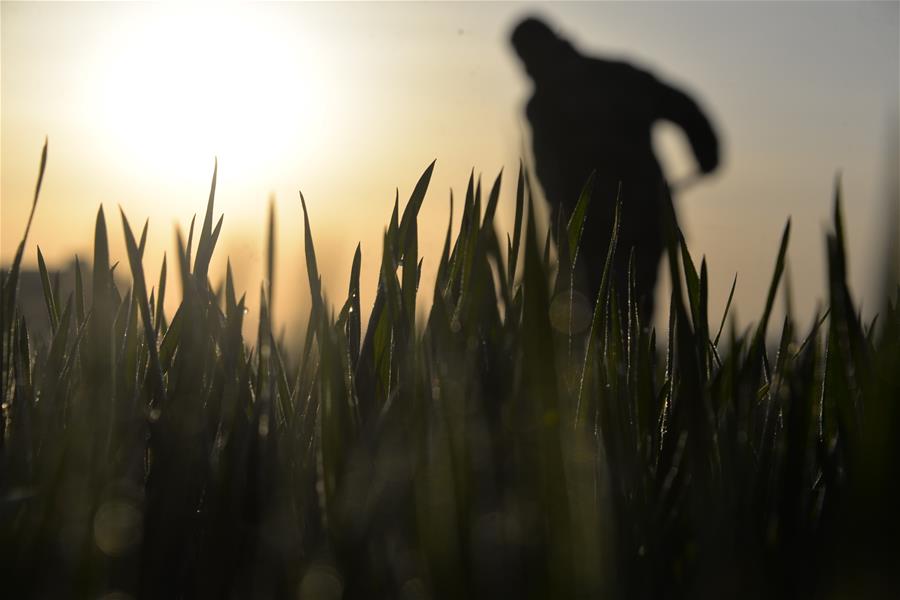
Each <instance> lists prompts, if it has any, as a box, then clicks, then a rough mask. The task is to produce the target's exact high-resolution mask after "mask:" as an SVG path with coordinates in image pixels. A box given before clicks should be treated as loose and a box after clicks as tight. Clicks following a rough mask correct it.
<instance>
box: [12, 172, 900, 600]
mask: <svg viewBox="0 0 900 600" xmlns="http://www.w3.org/2000/svg"><path fill="white" fill-rule="evenodd" d="M43 165H44V163H43V162H42V165H41V176H43V171H44V168H43ZM432 169H433V165H432V166H430V167H428V169H427V170H426V171H425V173H424V174H423V175H422V177H421V179H420V180H419V182H418V184H417V185H416V187H415V189H414V190H413V192H412V194H411V196H410V199H409V201H408V202H407V204H406V207H405V209H404V210H403V211H402V213H401V212H400V209H399V206H398V205H397V204H395V205H394V211H393V214H392V216H391V218H390V221H389V225H388V227H387V228H386V230H385V236H384V247H383V253H382V256H381V259H380V260H381V276H380V281H379V286H378V291H377V294H376V300H375V306H374V309H373V311H372V314H371V317H370V319H369V322H368V325H367V327H365V328H364V327H363V323H362V322H361V320H360V304H359V272H360V262H361V260H362V255H361V253H360V252H359V251H357V255H356V259H355V260H354V264H353V268H352V270H351V273H350V284H349V286H348V293H347V297H346V299H342V300H341V301H340V303H339V309H337V312H336V313H335V309H333V308H332V307H331V306H330V305H329V303H328V302H327V301H326V300H325V298H324V297H323V295H322V290H321V286H320V284H319V282H320V277H319V272H318V268H317V263H316V253H315V245H314V243H313V238H312V231H313V228H312V227H311V225H310V220H309V217H308V215H307V214H306V210H305V205H303V215H302V220H303V224H302V225H301V224H300V223H299V221H300V219H301V217H300V215H299V214H298V215H297V216H296V217H295V218H296V220H297V222H298V223H297V230H298V237H299V236H300V235H302V236H303V237H304V238H305V247H306V271H307V277H308V279H309V284H310V289H311V291H312V309H311V311H310V314H309V320H308V327H307V332H306V338H305V342H304V345H303V347H302V349H301V350H300V351H299V353H296V354H294V353H290V352H288V351H287V350H286V349H285V348H284V347H283V346H282V345H281V344H279V343H278V342H277V340H276V338H275V337H274V336H273V334H272V323H271V321H270V319H269V310H268V303H267V294H266V291H265V290H266V287H263V288H262V289H261V291H260V295H259V304H258V305H257V306H258V307H259V308H258V310H259V317H260V319H259V329H258V333H257V339H256V342H255V345H251V344H250V343H248V341H246V340H244V339H243V338H242V335H241V325H242V321H243V318H244V316H245V312H246V311H245V307H246V305H247V303H246V300H245V298H244V296H238V294H237V292H236V290H235V289H234V285H233V278H232V276H231V269H230V267H229V268H227V269H226V273H225V274H224V278H223V279H224V281H223V282H221V283H216V284H214V283H212V282H211V280H210V274H209V273H208V266H209V261H210V259H211V257H212V254H213V251H214V249H215V246H216V240H217V238H218V236H219V232H220V231H221V218H220V219H219V221H218V225H215V226H214V223H216V221H215V219H214V216H213V202H214V196H215V175H214V176H213V185H212V189H211V193H210V196H209V200H208V203H207V206H206V211H205V216H204V217H203V220H202V225H201V226H200V228H199V229H198V231H197V232H196V235H195V232H194V228H193V225H192V226H191V229H190V233H188V235H187V236H186V240H185V237H184V236H182V235H181V232H180V231H179V234H178V241H179V250H178V253H177V256H175V259H174V260H172V261H171V262H170V264H171V265H173V268H174V269H176V270H177V272H178V274H179V278H180V281H181V286H182V288H183V290H184V294H183V298H182V301H181V303H180V305H179V307H178V309H177V311H176V312H175V313H174V314H173V315H166V314H165V312H164V311H163V310H162V309H161V307H162V306H163V304H164V298H165V295H166V292H165V289H164V287H163V285H162V282H163V281H165V270H166V267H165V262H164V263H163V267H162V269H161V271H162V272H161V273H160V277H159V280H158V281H159V282H160V283H159V284H157V285H155V286H153V284H152V281H150V280H149V279H148V277H149V273H147V271H146V270H145V265H144V261H143V259H142V256H143V249H144V247H145V244H146V240H147V236H148V232H147V228H146V226H145V227H144V228H143V230H142V232H141V234H140V235H139V236H136V235H135V231H134V230H132V228H131V226H130V224H129V222H128V220H127V219H126V217H125V215H124V214H123V215H121V220H122V223H123V226H124V232H125V241H126V246H127V254H128V256H127V259H128V260H127V266H124V267H120V268H119V270H118V271H117V272H120V271H121V270H122V269H123V268H124V269H125V270H126V271H128V272H130V275H131V277H132V284H131V287H130V289H125V290H120V289H119V288H118V287H117V285H116V283H115V280H114V279H113V277H112V275H111V273H112V270H113V269H114V268H115V267H114V266H111V264H110V256H109V250H108V247H109V245H108V238H107V228H106V219H105V216H104V213H103V211H102V210H101V211H99V212H98V215H97V225H96V229H95V239H94V253H93V259H92V264H93V272H94V275H93V277H92V281H91V287H92V288H93V293H92V294H91V298H90V300H89V301H87V300H86V293H85V289H84V288H85V285H84V278H83V277H81V273H80V268H78V267H76V286H75V291H74V293H72V294H69V295H68V296H67V298H61V297H57V296H56V293H55V288H54V286H53V285H51V284H50V281H51V279H52V277H51V275H50V274H49V272H48V271H47V269H46V267H45V266H44V265H41V279H42V283H43V290H44V304H45V309H46V310H45V314H44V318H46V321H47V322H48V324H49V327H48V329H47V331H48V333H47V334H46V335H45V336H44V337H43V339H37V336H36V335H34V334H32V332H31V328H30V324H29V323H28V322H26V320H25V319H24V318H23V317H22V316H21V313H20V312H19V311H18V309H17V308H16V306H17V289H18V277H19V275H20V266H21V257H22V255H23V253H24V251H25V249H26V243H27V236H28V228H26V232H25V236H24V237H23V239H22V241H21V243H20V245H19V250H18V251H17V254H16V257H15V260H14V262H13V264H12V266H11V267H10V269H9V270H8V271H6V270H4V272H3V277H2V284H0V299H2V304H0V308H2V319H0V334H2V365H0V366H2V369H0V375H2V388H0V390H2V419H0V565H2V566H0V569H2V571H0V573H2V577H0V593H2V595H3V597H9V598H69V597H70V598H104V599H112V598H147V599H155V598H296V597H298V594H299V597H300V598H327V599H331V598H341V597H343V598H349V599H369V598H429V597H432V598H441V599H444V598H446V599H448V600H452V599H458V598H485V599H487V598H490V599H494V598H501V597H503V598H548V599H549V598H554V599H556V598H594V597H614V598H616V597H620V598H661V597H663V598H722V597H737V598H739V597H746V598H760V597H766V598H772V597H775V598H778V597H781V598H795V597H823V596H828V595H829V594H831V593H837V592H843V593H845V594H847V595H849V596H855V597H878V596H879V595H880V596H882V597H883V596H885V595H886V594H887V593H888V591H890V590H892V589H893V590H896V589H897V577H898V573H897V570H896V569H895V568H894V567H895V566H896V564H897V558H898V548H897V544H896V540H897V537H896V532H897V528H898V515H897V510H896V507H897V506H898V505H900V504H898V503H900V496H898V486H897V481H898V472H897V471H898V469H897V464H898V462H897V456H898V455H900V454H898V450H900V446H898V444H900V436H898V435H896V432H897V431H898V428H900V410H898V403H897V398H898V397H900V370H898V369H897V368H896V367H897V364H900V311H898V309H897V305H896V304H892V303H888V305H887V308H886V311H885V312H884V313H883V314H882V315H881V316H880V318H879V325H878V327H876V326H875V324H870V325H868V326H864V325H863V324H861V323H860V321H859V319H858V316H857V309H856V306H855V305H854V303H853V301H852V298H851V296H850V292H849V289H848V288H847V284H846V272H845V268H846V267H845V265H846V257H845V255H844V247H845V241H844V234H843V226H842V218H841V211H840V206H841V203H840V199H839V197H838V198H837V199H836V201H835V214H834V224H833V230H832V231H831V232H829V233H828V236H827V241H828V244H827V246H828V267H829V287H828V290H827V301H828V312H827V314H826V315H823V316H822V317H821V319H818V318H817V319H816V321H815V322H814V323H813V325H812V327H811V328H810V329H808V330H807V331H805V332H801V331H800V328H799V326H798V325H797V323H796V322H795V321H794V319H793V317H792V316H791V315H790V313H788V314H787V315H786V318H785V320H784V322H783V323H782V324H780V328H781V334H780V336H778V344H777V350H774V351H769V350H768V349H767V348H766V345H765V339H766V332H767V330H768V328H769V318H770V314H771V309H772V305H773V302H774V300H775V297H776V291H777V288H778V286H779V282H780V279H781V277H782V270H783V265H784V255H785V251H786V249H787V238H788V231H789V230H788V229H786V230H785V235H784V238H783V241H782V244H781V247H780V248H779V254H778V259H777V261H776V266H775V272H774V275H773V278H772V283H771V286H770V289H769V290H768V292H767V296H766V298H767V302H766V309H765V311H764V312H763V314H762V315H761V317H760V321H759V323H758V325H757V326H756V327H755V328H753V329H751V330H749V331H748V332H746V333H742V332H738V331H735V330H734V328H731V329H730V330H728V329H727V328H725V327H724V325H725V323H726V316H727V309H726V315H722V316H721V317H718V316H713V315H709V314H708V310H707V306H708V302H707V290H708V287H709V286H708V281H707V271H706V262H705V259H704V261H703V262H702V263H701V265H700V268H699V270H698V269H697V268H696V267H695V265H694V264H693V262H692V261H691V259H690V255H689V254H688V253H687V252H686V249H685V247H684V245H683V241H681V240H679V241H675V239H674V238H672V239H670V240H669V241H670V244H669V251H668V259H669V260H668V266H669V269H670V271H671V273H672V275H673V282H674V283H673V292H672V296H671V299H670V302H671V306H672V310H671V314H672V317H671V321H670V323H669V331H668V345H667V346H666V348H665V349H664V356H657V352H656V337H655V335H656V334H655V332H652V331H647V330H645V329H641V328H639V327H638V326H637V312H638V309H637V306H636V304H635V303H633V302H632V303H626V304H620V303H619V301H618V294H617V293H616V291H615V286H616V282H617V281H618V277H616V276H615V273H614V272H613V271H611V270H609V269H607V270H605V271H604V276H603V278H602V281H603V283H602V284H601V289H600V293H599V295H598V300H597V304H596V306H595V307H594V312H593V318H592V322H591V325H590V330H589V335H588V336H587V338H586V340H584V341H585V343H584V345H582V344H580V343H579V342H578V338H577V336H576V335H575V333H574V332H573V331H572V330H571V329H566V328H565V327H564V328H562V329H559V328H555V327H554V326H553V325H552V324H551V315H550V312H551V311H550V301H549V298H550V292H551V290H552V289H553V287H554V286H557V285H558V282H559V281H560V280H562V281H566V280H567V279H568V278H569V277H570V276H571V272H570V265H569V264H568V263H566V262H565V261H562V260H561V261H560V263H559V264H558V265H550V264H548V263H547V262H546V261H545V260H544V258H543V252H542V244H541V243H540V242H539V241H538V239H539V238H538V232H537V230H536V226H535V220H534V218H533V215H534V211H533V210H532V208H533V200H532V196H531V193H530V191H529V189H528V186H527V185H526V181H527V177H526V176H525V174H524V173H520V174H519V177H518V180H517V184H516V185H517V193H516V211H515V212H516V215H517V218H516V220H515V226H514V231H513V232H512V235H511V237H510V240H509V242H508V243H509V246H510V251H509V252H508V253H507V254H506V255H505V257H504V255H503V254H502V253H501V252H500V251H499V247H500V243H501V240H502V238H501V237H500V236H499V235H498V233H497V231H496V230H495V227H494V222H493V217H494V214H495V212H496V210H497V204H498V198H499V196H500V194H499V192H500V186H501V179H500V177H498V178H497V179H496V181H495V182H494V184H493V185H492V186H491V189H490V192H489V193H488V194H487V195H486V196H484V197H483V196H482V193H481V187H480V186H478V185H476V184H475V182H474V180H471V179H470V181H469V185H468V191H467V194H466V196H465V208H464V215H463V220H462V225H461V227H460V231H459V233H458V235H456V236H455V237H454V236H452V235H450V234H449V233H448V236H447V239H446V243H445V246H444V250H443V252H442V255H441V256H440V257H439V268H438V275H437V280H436V281H435V282H434V286H433V287H431V286H428V287H426V286H425V285H424V284H422V282H420V281H419V278H418V273H419V271H418V265H419V256H418V249H417V248H418V242H417V241H418V234H417V225H416V222H417V214H418V211H419V208H420V207H421V205H422V202H423V200H424V198H425V193H426V190H427V188H428V183H429V180H430V177H431V173H432ZM483 200H484V203H483ZM34 205H35V206H36V205H37V194H35V204H34ZM298 213H299V211H298ZM623 213H624V211H622V212H620V213H619V217H622V214H623ZM575 214H576V217H575V218H574V219H573V220H572V221H570V223H569V227H568V228H567V230H566V240H567V242H566V243H569V244H570V246H571V247H572V248H575V249H577V248H578V247H579V245H580V243H581V235H580V232H581V231H582V229H581V226H582V225H583V223H582V220H583V215H584V214H585V212H584V211H581V212H576V213H575ZM577 215H581V217H580V218H579V217H578V216H577ZM29 222H30V219H29ZM301 227H302V228H303V233H302V234H301V233H300V228H301ZM623 228H624V226H623ZM671 229H673V230H674V231H675V232H676V234H677V228H676V227H675V226H674V224H673V225H672V227H671ZM618 230H619V229H617V228H615V227H614V228H613V229H612V236H611V241H610V245H609V248H608V251H607V253H606V256H607V261H606V264H607V265H610V269H613V268H614V265H615V264H616V263H615V261H614V260H613V257H614V256H615V255H616V254H617V253H618V252H619V250H620V248H619V245H618V239H617V236H616V232H617V231H618ZM676 237H677V236H676ZM270 244H271V241H270ZM679 245H680V248H679ZM520 250H521V251H522V252H521V253H520ZM554 271H557V272H558V274H557V275H556V276H555V277H556V280H557V281H556V282H554V281H553V280H552V278H553V276H552V275H551V273H553V272H554ZM273 272H274V270H273ZM497 274H499V275H497ZM153 279H154V280H155V278H153ZM420 284H422V285H420ZM151 286H153V287H151ZM148 288H149V289H148ZM169 293H171V292H169ZM423 293H428V294H432V295H433V306H432V308H431V310H430V312H429V314H428V317H427V319H426V320H425V322H423V323H419V324H418V325H416V323H415V315H416V305H417V298H418V296H419V294H423ZM500 308H503V310H502V311H501V310H500ZM710 318H715V321H716V322H718V323H719V325H718V327H717V328H716V329H715V330H713V329H711V328H710V326H709V325H710V324H709V319H710ZM723 329H724V331H723ZM714 331H715V333H714ZM363 333H365V336H364V337H363V335H362V334H363ZM720 340H726V341H725V342H723V343H720Z"/></svg>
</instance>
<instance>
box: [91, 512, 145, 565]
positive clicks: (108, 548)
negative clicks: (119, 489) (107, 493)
mask: <svg viewBox="0 0 900 600" xmlns="http://www.w3.org/2000/svg"><path fill="white" fill-rule="evenodd" d="M142 536H143V516H142V515H141V511H140V510H138V508H137V507H136V506H135V505H134V504H133V503H131V502H129V501H128V500H118V499H117V500H109V501H107V502H104V503H103V504H101V505H100V508H98V509H97V512H96V514H95V515H94V542H95V543H96V544H97V547H98V548H100V550H102V551H103V553H104V554H106V555H108V556H121V555H122V554H125V553H126V552H128V551H129V550H131V549H132V548H134V547H135V546H137V544H138V543H139V542H140V541H141V537H142Z"/></svg>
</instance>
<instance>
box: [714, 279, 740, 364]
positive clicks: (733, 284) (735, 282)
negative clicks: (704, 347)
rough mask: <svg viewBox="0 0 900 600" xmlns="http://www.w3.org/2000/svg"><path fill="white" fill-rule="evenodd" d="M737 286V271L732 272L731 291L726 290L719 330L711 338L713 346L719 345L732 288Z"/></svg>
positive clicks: (732, 292) (729, 304)
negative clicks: (714, 336) (726, 299)
mask: <svg viewBox="0 0 900 600" xmlns="http://www.w3.org/2000/svg"><path fill="white" fill-rule="evenodd" d="M736 286H737V273H735V274H734V280H733V281H732V282H731V291H730V292H728V301H727V302H725V310H724V311H723V312H722V321H721V322H720V323H719V330H718V331H716V339H715V340H713V346H715V347H716V348H718V347H719V338H720V337H721V336H722V329H723V328H724V327H725V320H726V319H727V318H728V310H729V309H730V308H731V300H732V299H733V298H734V288H735V287H736Z"/></svg>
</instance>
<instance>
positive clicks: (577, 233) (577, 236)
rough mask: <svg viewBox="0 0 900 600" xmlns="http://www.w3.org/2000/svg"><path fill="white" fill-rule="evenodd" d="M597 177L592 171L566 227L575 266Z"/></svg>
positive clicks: (595, 172)
mask: <svg viewBox="0 0 900 600" xmlns="http://www.w3.org/2000/svg"><path fill="white" fill-rule="evenodd" d="M596 177H597V171H596V170H593V171H591V174H590V176H588V179H587V181H586V182H585V183H584V187H583V188H581V194H580V195H579V196H578V203H577V204H576V205H575V210H574V211H572V216H571V217H570V218H569V223H568V225H567V226H566V235H567V237H568V242H569V253H570V255H571V260H572V265H573V266H574V265H575V262H576V260H577V258H578V249H579V247H580V246H581V235H582V233H583V232H584V224H585V222H586V220H587V212H588V208H589V207H590V204H591V198H592V197H593V194H594V181H595V179H596ZM517 202H518V201H517Z"/></svg>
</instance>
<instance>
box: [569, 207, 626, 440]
mask: <svg viewBox="0 0 900 600" xmlns="http://www.w3.org/2000/svg"><path fill="white" fill-rule="evenodd" d="M621 213H622V202H621V199H619V198H616V210H615V214H614V216H613V227H612V233H611V235H610V238H609V247H608V248H607V251H606V262H605V263H604V264H603V274H602V275H601V277H600V289H599V291H598V293H597V298H596V300H595V302H594V313H593V316H592V317H591V328H590V331H589V333H588V343H587V349H586V350H585V353H584V363H583V366H582V368H581V377H580V380H579V384H578V398H577V400H576V404H575V417H574V421H575V426H576V427H578V426H579V424H580V423H581V421H582V419H583V415H584V410H585V406H584V405H585V403H586V401H587V400H586V395H587V394H588V393H590V391H589V390H588V386H590V385H593V384H594V383H596V382H591V381H589V377H590V374H591V368H592V366H593V364H594V354H595V353H596V352H597V343H598V341H599V337H600V336H605V335H606V315H607V308H608V304H609V297H610V292H609V287H610V280H611V278H612V265H613V260H614V258H615V255H616V245H617V244H618V240H619V228H620V226H621V225H620V219H621Z"/></svg>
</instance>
